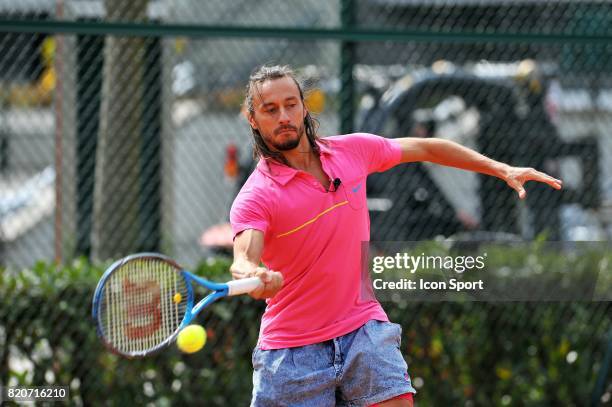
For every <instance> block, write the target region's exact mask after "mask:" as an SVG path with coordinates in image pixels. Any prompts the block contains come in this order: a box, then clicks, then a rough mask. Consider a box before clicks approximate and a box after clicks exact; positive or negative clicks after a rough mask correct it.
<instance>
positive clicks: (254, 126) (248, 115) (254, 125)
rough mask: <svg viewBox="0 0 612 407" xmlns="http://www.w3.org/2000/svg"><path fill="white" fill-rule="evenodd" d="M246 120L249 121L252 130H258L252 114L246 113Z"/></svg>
mask: <svg viewBox="0 0 612 407" xmlns="http://www.w3.org/2000/svg"><path fill="white" fill-rule="evenodd" d="M246 118H247V120H248V121H249V124H250V125H251V127H252V128H254V129H255V130H259V129H258V128H257V127H258V126H257V122H256V121H255V118H254V117H253V114H252V113H247V114H246Z"/></svg>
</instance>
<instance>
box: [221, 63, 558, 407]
mask: <svg viewBox="0 0 612 407" xmlns="http://www.w3.org/2000/svg"><path fill="white" fill-rule="evenodd" d="M245 105H246V108H247V118H248V121H249V124H250V125H251V128H252V133H253V137H254V148H255V152H256V154H257V155H258V156H259V163H258V165H257V168H256V169H255V170H254V171H253V173H252V174H251V176H250V177H249V179H248V180H247V182H246V183H245V184H244V186H243V188H242V189H241V191H240V192H239V194H238V196H237V197H236V199H235V201H234V203H233V205H232V209H231V213H230V221H231V224H232V229H233V233H234V236H235V239H234V262H233V264H232V266H231V272H232V276H233V277H234V278H235V279H240V278H245V277H250V276H254V275H255V276H259V277H260V278H261V280H262V281H263V282H264V285H263V286H262V287H261V288H260V289H258V290H257V291H256V292H253V293H252V294H251V295H252V296H253V297H254V298H262V299H266V301H267V307H266V311H265V313H264V315H263V317H262V322H261V328H260V336H259V341H258V344H257V347H256V348H255V350H254V352H253V368H254V373H253V386H254V388H253V399H252V405H253V406H277V405H278V406H287V405H288V406H299V405H302V406H333V405H351V406H370V405H380V406H387V407H390V406H412V394H413V393H415V392H416V391H415V390H414V388H413V387H412V384H411V381H410V376H409V375H408V372H407V365H406V362H405V361H404V359H403V357H402V355H401V352H400V339H401V328H400V327H399V325H397V324H393V323H390V322H389V320H388V318H387V315H386V314H385V312H384V311H383V309H382V307H381V306H380V304H379V303H378V301H376V299H375V298H373V297H372V296H371V295H370V296H369V295H367V293H368V292H370V291H369V290H368V289H363V288H364V284H365V283H366V282H367V281H368V280H367V279H365V278H362V275H361V261H362V253H361V247H362V242H367V241H369V235H370V233H369V232H370V230H369V217H368V208H367V205H366V194H365V190H366V188H365V181H366V177H367V175H368V174H370V173H372V172H376V171H385V170H387V169H389V168H391V167H393V166H395V165H397V164H400V163H408V162H415V161H430V162H434V163H438V164H442V165H447V166H453V167H457V168H463V169H466V170H471V171H477V172H481V173H484V174H489V175H492V176H496V177H498V178H501V179H503V180H504V181H506V183H507V184H508V185H509V186H510V187H512V188H514V189H515V190H516V191H517V192H518V194H519V197H520V198H521V199H522V198H524V197H525V190H524V188H523V184H524V183H525V182H526V181H530V180H535V181H540V182H545V183H547V184H549V185H551V186H552V187H553V188H556V189H560V188H561V181H560V180H557V179H555V178H552V177H550V176H548V175H546V174H543V173H541V172H538V171H536V170H534V169H531V168H515V167H511V166H509V165H506V164H503V163H500V162H497V161H494V160H491V159H488V158H486V157H484V156H482V155H480V154H478V153H476V152H474V151H472V150H470V149H468V148H465V147H463V146H460V145H458V144H456V143H452V142H449V141H445V140H440V139H421V138H403V139H386V138H383V137H379V136H374V135H370V134H359V133H357V134H351V135H343V136H334V137H328V138H325V139H320V138H318V136H317V134H316V126H315V122H314V121H313V119H312V118H311V116H310V114H309V112H308V109H307V108H306V107H305V105H304V94H303V91H302V88H301V86H300V84H299V83H298V81H297V80H296V79H295V76H294V74H293V73H292V71H291V70H290V69H289V68H288V67H281V66H272V67H265V66H264V67H262V68H260V69H259V70H258V71H257V72H255V73H254V74H253V75H252V76H251V78H250V81H249V85H248V89H247V95H246V100H245ZM261 262H263V264H265V265H266V267H265V268H264V267H259V265H260V263H261Z"/></svg>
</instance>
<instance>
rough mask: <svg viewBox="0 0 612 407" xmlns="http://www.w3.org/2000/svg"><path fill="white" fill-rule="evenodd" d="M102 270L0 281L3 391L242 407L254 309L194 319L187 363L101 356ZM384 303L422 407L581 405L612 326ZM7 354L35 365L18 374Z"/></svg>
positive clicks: (605, 317) (587, 315) (589, 317)
mask: <svg viewBox="0 0 612 407" xmlns="http://www.w3.org/2000/svg"><path fill="white" fill-rule="evenodd" d="M513 255H514V254H513ZM499 261H502V259H500V260H499ZM505 261H507V264H511V263H510V262H509V260H508V259H506V260H505ZM512 264H513V267H521V265H520V264H514V263H512ZM228 265H229V263H228V261H227V260H222V259H221V260H214V261H210V262H207V263H204V264H202V265H201V266H200V267H199V268H198V269H197V273H198V274H200V275H203V276H206V277H209V278H213V279H219V280H223V279H226V278H227V277H228V274H227V267H228ZM549 266H550V265H549ZM102 271H103V269H102V268H100V267H94V266H92V265H90V264H88V263H87V262H86V261H83V260H78V261H75V262H74V263H73V264H71V265H70V266H68V267H65V268H61V269H58V270H56V269H55V267H53V266H50V265H45V264H38V265H37V266H36V267H34V268H33V269H32V270H26V271H23V272H20V273H11V272H8V271H6V270H5V271H2V272H0V383H4V384H12V385H15V384H21V385H44V384H47V383H54V384H56V385H60V384H61V385H70V386H71V398H72V399H73V401H74V402H76V403H82V404H85V405H90V404H100V403H101V402H102V401H107V402H108V404H113V405H124V404H127V405H142V404H146V403H150V402H154V403H155V404H156V405H171V404H172V405H182V404H199V405H202V404H205V405H233V406H236V405H247V404H248V402H249V400H250V394H251V388H252V385H251V374H252V368H251V351H252V348H253V346H254V345H255V342H256V340H257V334H258V329H259V320H260V316H261V313H262V312H263V306H264V303H263V302H262V301H252V300H251V299H250V298H248V297H241V298H233V299H229V300H226V301H222V302H219V303H217V304H216V305H214V306H213V307H212V308H211V310H210V311H207V312H206V313H205V314H204V315H202V316H200V317H199V319H198V322H199V323H202V324H203V325H204V326H205V327H206V328H207V331H208V333H209V341H208V344H207V345H206V347H205V348H204V349H203V350H202V351H201V352H199V353H197V354H195V355H183V354H181V353H180V352H179V351H178V350H177V349H176V347H174V346H172V347H170V348H169V349H167V350H165V351H163V352H161V353H159V354H157V355H155V356H153V357H150V358H146V359H142V360H126V359H122V358H119V357H117V356H115V355H112V354H110V353H109V352H108V351H107V350H105V349H104V348H103V346H102V345H101V344H100V341H99V340H98V338H97V336H96V333H95V328H94V324H93V322H92V320H91V316H90V314H91V298H92V294H93V291H94V289H95V285H96V283H97V281H98V279H99V277H100V275H101V274H102ZM383 306H384V307H385V309H386V311H387V312H388V314H389V317H390V319H391V320H393V321H395V322H398V323H400V324H401V325H402V326H403V330H404V331H403V339H402V340H403V342H402V351H403V352H404V355H405V356H406V359H407V361H408V363H409V366H410V374H411V376H412V378H413V381H414V384H415V385H416V386H417V390H419V394H418V396H417V400H418V401H419V405H420V406H429V405H432V406H440V405H466V402H467V403H468V405H475V406H480V405H483V406H504V405H513V406H514V405H530V406H540V405H576V406H580V405H585V404H587V403H588V402H589V401H590V398H591V395H592V392H593V389H594V386H595V380H596V377H597V374H598V372H599V370H600V368H601V365H602V361H603V358H604V350H605V346H606V343H605V340H606V335H607V333H608V331H609V330H610V329H611V324H610V315H611V312H610V311H611V310H612V307H611V306H610V303H609V302H583V303H499V304H493V303H482V302H466V303H457V302H444V303H414V302H410V301H400V302H395V303H388V302H384V303H383ZM9 354H10V355H11V357H10V359H11V360H12V361H13V362H14V361H16V360H20V361H22V362H23V361H24V360H29V361H30V362H31V363H32V366H33V368H28V369H26V372H25V373H20V372H19V370H20V368H19V366H16V365H15V364H14V363H13V362H12V363H11V364H9Z"/></svg>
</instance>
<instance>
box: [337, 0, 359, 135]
mask: <svg viewBox="0 0 612 407" xmlns="http://www.w3.org/2000/svg"><path fill="white" fill-rule="evenodd" d="M340 21H341V23H342V28H343V29H348V28H351V27H352V26H353V25H354V24H355V2H354V0H341V2H340ZM355 51H356V43H355V42H353V41H347V40H344V41H342V43H341V44H340V83H341V84H340V131H341V133H342V134H347V133H352V132H353V125H354V123H353V119H354V117H355V82H354V80H353V67H354V65H355Z"/></svg>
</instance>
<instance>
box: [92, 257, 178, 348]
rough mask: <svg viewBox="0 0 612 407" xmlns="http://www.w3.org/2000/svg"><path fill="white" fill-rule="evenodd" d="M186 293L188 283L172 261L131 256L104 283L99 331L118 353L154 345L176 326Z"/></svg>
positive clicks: (173, 331)
mask: <svg viewBox="0 0 612 407" xmlns="http://www.w3.org/2000/svg"><path fill="white" fill-rule="evenodd" d="M188 296H189V294H188V289H187V283H186V282H185V280H184V278H183V276H182V275H181V274H180V273H178V272H177V270H176V268H175V267H174V266H173V265H172V264H169V263H167V262H165V261H163V260H160V259H155V258H140V259H133V260H130V261H128V262H126V263H124V264H123V265H121V266H120V267H119V268H117V269H116V270H115V271H114V272H113V273H112V274H111V275H110V277H109V278H108V281H107V283H106V286H105V292H104V295H103V296H102V298H103V300H102V304H101V306H100V320H101V321H102V325H103V332H102V334H103V335H104V337H105V338H106V340H107V342H108V343H109V344H110V345H111V347H113V348H115V349H116V350H117V351H119V352H121V353H125V354H135V353H142V352H146V351H149V350H151V349H154V348H156V347H157V346H159V345H160V344H162V343H163V342H164V341H165V340H167V339H168V338H169V337H170V336H172V335H173V334H174V333H175V332H176V330H177V329H178V327H179V325H180V323H181V321H182V319H183V317H184V315H185V312H186V309H187V300H188Z"/></svg>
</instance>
